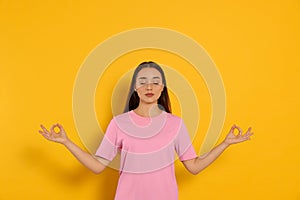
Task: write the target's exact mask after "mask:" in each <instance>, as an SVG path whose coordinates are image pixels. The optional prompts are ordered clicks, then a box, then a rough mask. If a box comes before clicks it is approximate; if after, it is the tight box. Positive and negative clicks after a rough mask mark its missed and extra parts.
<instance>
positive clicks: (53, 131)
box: [50, 124, 57, 133]
mask: <svg viewBox="0 0 300 200" xmlns="http://www.w3.org/2000/svg"><path fill="white" fill-rule="evenodd" d="M55 127H57V124H54V125H52V126H51V128H50V130H51V133H57V132H55V130H54V128H55Z"/></svg>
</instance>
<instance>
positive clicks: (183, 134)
mask: <svg viewBox="0 0 300 200" xmlns="http://www.w3.org/2000/svg"><path fill="white" fill-rule="evenodd" d="M175 150H176V153H177V155H178V157H179V160H180V161H184V160H190V159H193V158H196V157H197V154H196V152H195V149H194V147H193V145H192V142H191V139H190V136H189V134H188V131H187V128H186V126H185V124H184V122H183V120H182V119H181V120H180V125H179V128H178V133H177V136H176V139H175Z"/></svg>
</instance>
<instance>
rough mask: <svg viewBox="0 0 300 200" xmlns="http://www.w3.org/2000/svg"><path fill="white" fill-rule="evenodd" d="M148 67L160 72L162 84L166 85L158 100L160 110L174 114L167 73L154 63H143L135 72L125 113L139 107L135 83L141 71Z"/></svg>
mask: <svg viewBox="0 0 300 200" xmlns="http://www.w3.org/2000/svg"><path fill="white" fill-rule="evenodd" d="M146 67H150V68H154V69H156V70H157V71H159V72H160V74H161V77H162V82H163V84H164V89H163V91H162V92H161V95H160V97H159V99H158V100H157V104H158V106H159V107H160V109H163V110H165V111H166V112H168V113H171V112H172V111H171V103H170V98H169V94H168V89H167V82H166V78H165V73H164V71H163V70H162V68H161V67H160V66H159V65H158V64H157V63H155V62H152V61H149V62H142V63H141V64H139V66H137V68H136V69H135V70H134V73H133V76H132V79H131V84H130V90H129V94H128V97H127V101H126V105H125V108H124V113H125V112H128V111H130V110H134V109H136V108H137V107H138V106H139V103H140V98H139V96H138V94H137V92H136V91H135V90H134V85H135V82H136V77H137V74H138V73H139V71H141V70H142V69H143V68H146Z"/></svg>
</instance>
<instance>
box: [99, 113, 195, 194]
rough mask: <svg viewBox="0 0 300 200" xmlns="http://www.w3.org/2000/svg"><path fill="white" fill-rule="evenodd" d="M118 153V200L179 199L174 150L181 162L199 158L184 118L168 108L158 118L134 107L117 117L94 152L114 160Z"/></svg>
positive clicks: (111, 122)
mask: <svg viewBox="0 0 300 200" xmlns="http://www.w3.org/2000/svg"><path fill="white" fill-rule="evenodd" d="M117 152H120V154H121V160H120V161H121V163H120V169H119V171H120V177H119V181H118V187H117V191H116V195H115V200H178V188H177V182H176V178H175V170H174V161H175V159H176V156H175V152H176V153H177V155H178V157H179V159H180V160H181V161H184V160H189V159H193V158H196V157H197V154H196V153H195V150H194V148H193V146H192V144H191V140H190V137H189V135H188V132H187V129H186V126H185V124H184V123H183V120H182V119H181V118H180V117H178V116H175V115H173V114H171V113H167V112H165V111H162V112H161V114H159V115H158V116H155V117H142V116H140V115H138V114H136V113H135V112H134V111H133V110H131V111H129V112H126V113H123V114H120V115H117V116H115V117H114V118H113V119H112V120H111V121H110V123H109V125H108V127H107V130H106V133H105V135H104V137H103V140H102V142H101V144H100V146H99V148H98V150H97V152H96V154H95V155H96V156H100V157H102V158H105V159H107V160H110V161H112V160H113V158H114V157H115V156H116V154H117Z"/></svg>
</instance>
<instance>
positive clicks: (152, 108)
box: [134, 104, 162, 117]
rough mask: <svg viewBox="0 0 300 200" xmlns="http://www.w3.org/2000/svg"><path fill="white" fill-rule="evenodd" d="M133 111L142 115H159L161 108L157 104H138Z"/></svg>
mask: <svg viewBox="0 0 300 200" xmlns="http://www.w3.org/2000/svg"><path fill="white" fill-rule="evenodd" d="M134 112H135V113H137V114H139V115H141V116H144V117H153V116H157V115H159V114H160V113H161V112H162V110H161V109H159V107H158V105H157V104H140V105H139V106H138V107H137V108H136V109H135V110H134Z"/></svg>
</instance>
